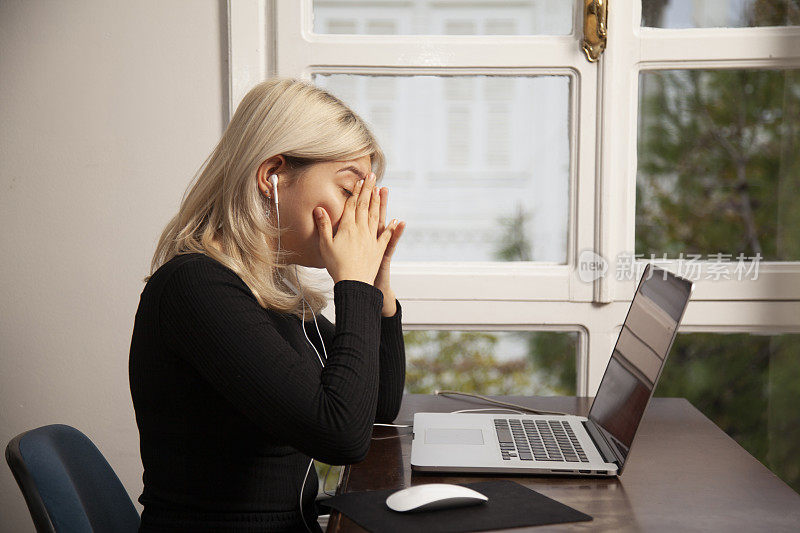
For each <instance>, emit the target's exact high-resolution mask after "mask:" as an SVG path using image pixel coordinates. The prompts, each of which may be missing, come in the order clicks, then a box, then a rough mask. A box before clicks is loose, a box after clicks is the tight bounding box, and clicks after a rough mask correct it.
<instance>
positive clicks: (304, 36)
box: [228, 0, 800, 395]
mask: <svg viewBox="0 0 800 533" xmlns="http://www.w3.org/2000/svg"><path fill="white" fill-rule="evenodd" d="M574 4H575V5H574V8H573V13H574V21H573V33H572V34H570V35H555V36H553V35H547V36H535V35H534V36H511V37H509V36H453V35H447V36H443V35H391V36H389V35H320V34H315V33H313V31H312V22H313V20H312V9H313V1H312V0H228V40H229V56H228V60H229V73H230V76H229V82H230V85H229V91H228V94H229V97H230V100H229V111H230V113H231V116H232V114H233V111H234V110H235V108H236V105H237V104H238V102H239V101H240V100H241V98H242V97H243V96H244V94H245V93H246V92H247V90H249V88H250V87H252V86H253V85H254V84H256V83H258V82H260V81H262V80H264V79H266V78H267V77H269V76H272V75H278V76H290V77H297V78H301V79H309V80H310V79H311V76H312V75H313V74H315V73H325V74H330V73H348V74H389V75H391V74H396V75H414V74H445V73H446V74H462V75H479V74H516V75H531V74H558V75H568V76H570V78H571V87H572V89H571V94H570V105H571V118H570V120H571V122H572V124H571V125H570V131H571V137H570V151H571V165H570V166H571V174H570V186H569V190H570V202H569V206H570V207H569V228H568V235H569V237H568V243H567V262H566V264H563V265H562V264H546V263H534V262H512V263H494V262H485V263H439V262H429V263H403V262H396V263H395V264H393V266H392V284H393V288H394V290H395V292H396V293H397V294H398V297H399V298H400V299H401V300H402V302H403V308H404V319H403V321H404V326H405V327H406V328H407V329H455V330H490V329H494V330H537V329H546V330H577V331H580V332H581V333H582V335H581V338H582V340H581V342H580V343H579V353H578V364H577V369H578V372H577V373H578V375H577V391H578V394H581V395H593V394H594V393H595V391H596V390H597V387H598V385H599V383H600V379H601V378H602V374H603V371H604V369H605V367H606V364H607V362H608V359H609V357H610V355H611V351H612V349H613V346H614V343H615V342H616V337H617V334H618V331H619V328H620V327H621V323H622V321H623V319H624V317H625V313H626V310H627V307H628V304H629V302H630V298H631V296H632V295H633V290H634V288H635V283H634V282H633V281H627V282H626V281H619V280H616V279H614V278H615V277H614V276H613V268H614V265H613V261H614V258H616V257H617V256H618V254H620V253H632V252H633V251H634V229H635V222H634V221H635V218H634V217H635V204H634V200H635V187H636V172H637V166H636V163H637V162H636V139H637V122H636V117H637V112H638V109H637V107H638V80H639V72H640V70H642V69H650V68H654V69H666V68H775V67H779V68H797V67H800V28H798V27H789V28H743V29H716V28H710V29H688V30H665V29H652V28H640V20H641V4H640V1H639V0H614V2H613V3H612V4H611V7H610V12H609V20H608V27H609V37H608V49H607V50H606V52H605V54H604V55H603V56H602V59H601V60H600V62H599V63H594V64H592V63H588V62H587V61H586V58H585V56H584V55H583V52H581V51H580V49H579V46H578V42H579V40H580V35H581V33H582V5H583V2H582V1H578V0H576V1H575V2H574ZM475 65H480V67H478V68H476V67H475ZM583 250H594V251H596V252H597V253H598V254H600V255H601V256H602V257H604V258H606V259H607V260H609V261H610V263H611V266H610V268H611V269H612V270H610V271H609V274H608V275H606V276H605V277H601V278H599V279H598V280H596V281H594V282H593V283H584V282H582V281H580V280H579V278H578V275H577V267H578V265H577V262H578V257H579V255H580V252H581V251H583ZM720 252H726V251H725V250H720ZM659 264H661V263H659ZM667 267H668V268H670V269H672V270H674V269H675V265H674V262H672V263H669V264H667ZM681 331H687V332H689V331H706V332H755V333H765V334H769V333H782V332H800V262H781V263H776V262H772V263H770V262H762V263H761V264H760V265H759V278H758V280H756V281H753V280H745V281H727V282H725V281H702V280H701V281H698V282H697V287H696V290H695V292H694V295H693V299H692V303H691V304H690V306H689V308H688V310H687V313H686V316H685V318H684V321H683V324H682V326H681Z"/></svg>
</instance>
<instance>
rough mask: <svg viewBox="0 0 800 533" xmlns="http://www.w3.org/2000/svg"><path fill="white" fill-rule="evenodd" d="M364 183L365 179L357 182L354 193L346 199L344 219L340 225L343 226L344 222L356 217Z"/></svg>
mask: <svg viewBox="0 0 800 533" xmlns="http://www.w3.org/2000/svg"><path fill="white" fill-rule="evenodd" d="M363 184H364V180H360V181H358V182H356V186H355V187H353V194H352V195H350V197H349V198H348V199H347V200H346V201H345V203H344V211H343V212H342V221H341V222H340V223H339V227H341V226H342V223H345V222H347V223H349V222H350V221H354V220H355V219H356V209H357V207H358V196H359V193H360V192H361V188H362V185H363Z"/></svg>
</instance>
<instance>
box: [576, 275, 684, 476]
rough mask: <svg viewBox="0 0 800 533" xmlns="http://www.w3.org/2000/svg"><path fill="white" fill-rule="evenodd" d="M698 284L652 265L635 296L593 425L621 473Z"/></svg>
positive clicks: (600, 391) (595, 408) (598, 397)
mask: <svg viewBox="0 0 800 533" xmlns="http://www.w3.org/2000/svg"><path fill="white" fill-rule="evenodd" d="M691 292H692V282H690V281H688V280H685V279H683V278H680V277H678V276H676V275H674V274H672V273H670V272H668V271H666V270H663V269H661V268H658V267H655V266H653V265H651V264H648V265H647V266H646V267H645V269H644V272H643V273H642V278H641V280H640V281H639V286H638V288H637V289H636V293H635V294H634V296H633V301H632V302H631V306H630V307H629V308H628V314H627V316H626V317H625V322H624V323H623V324H622V329H621V330H620V333H619V337H618V338H617V344H616V345H615V346H614V351H613V353H612V355H611V360H610V361H609V362H608V366H607V367H606V371H605V374H603V379H602V381H601V382H600V388H599V389H598V390H597V395H596V396H595V399H594V402H592V407H591V409H590V411H589V416H588V419H589V420H590V422H591V423H593V424H594V425H595V427H596V428H597V429H598V430H599V432H600V433H601V434H602V436H603V437H604V438H605V440H606V442H607V443H608V445H609V447H610V448H611V451H612V452H613V453H614V455H615V457H616V459H617V462H618V464H619V473H622V469H623V467H624V466H625V461H626V459H627V457H628V453H629V452H630V449H631V445H632V444H633V439H634V436H635V435H636V430H637V429H638V428H639V423H640V422H641V421H642V417H643V416H644V412H645V409H646V408H647V404H648V403H649V401H650V398H651V397H652V396H653V390H654V389H655V387H656V384H657V383H658V378H659V377H660V376H661V371H662V369H663V368H664V363H665V361H666V359H667V355H668V354H669V350H670V348H671V347H672V343H673V342H674V340H675V336H676V334H677V331H678V325H679V324H680V322H681V319H682V318H683V313H684V311H685V310H686V305H687V304H688V302H689V297H690V295H691Z"/></svg>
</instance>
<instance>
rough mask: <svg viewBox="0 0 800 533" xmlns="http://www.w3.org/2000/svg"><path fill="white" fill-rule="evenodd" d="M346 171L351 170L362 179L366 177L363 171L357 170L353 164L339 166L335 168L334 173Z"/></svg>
mask: <svg viewBox="0 0 800 533" xmlns="http://www.w3.org/2000/svg"><path fill="white" fill-rule="evenodd" d="M348 171H349V172H352V173H353V174H355V175H356V176H358V177H359V178H360V179H362V180H365V179H366V178H365V177H364V173H363V172H361V171H360V170H358V169H357V168H356V167H354V166H353V165H349V166H346V167H344V168H340V169H339V170H337V171H336V173H337V174H339V173H340V172H348Z"/></svg>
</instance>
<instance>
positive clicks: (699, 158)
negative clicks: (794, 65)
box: [636, 70, 800, 261]
mask: <svg viewBox="0 0 800 533" xmlns="http://www.w3.org/2000/svg"><path fill="white" fill-rule="evenodd" d="M639 113H640V114H639V135H638V142H639V148H638V174H637V180H636V185H637V187H636V252H637V253H642V254H645V256H646V257H649V256H650V254H655V255H656V256H658V257H661V254H667V257H672V258H675V257H679V254H680V253H685V254H697V255H704V256H710V255H713V254H731V255H732V257H733V258H736V257H737V256H738V255H739V254H744V255H745V256H746V257H756V254H761V258H763V259H765V260H775V261H780V260H787V261H796V260H798V259H800V210H799V209H797V206H798V205H800V186H799V185H800V150H798V146H800V70H663V71H649V72H642V73H641V75H640V77H639ZM704 258H708V257H704Z"/></svg>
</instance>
